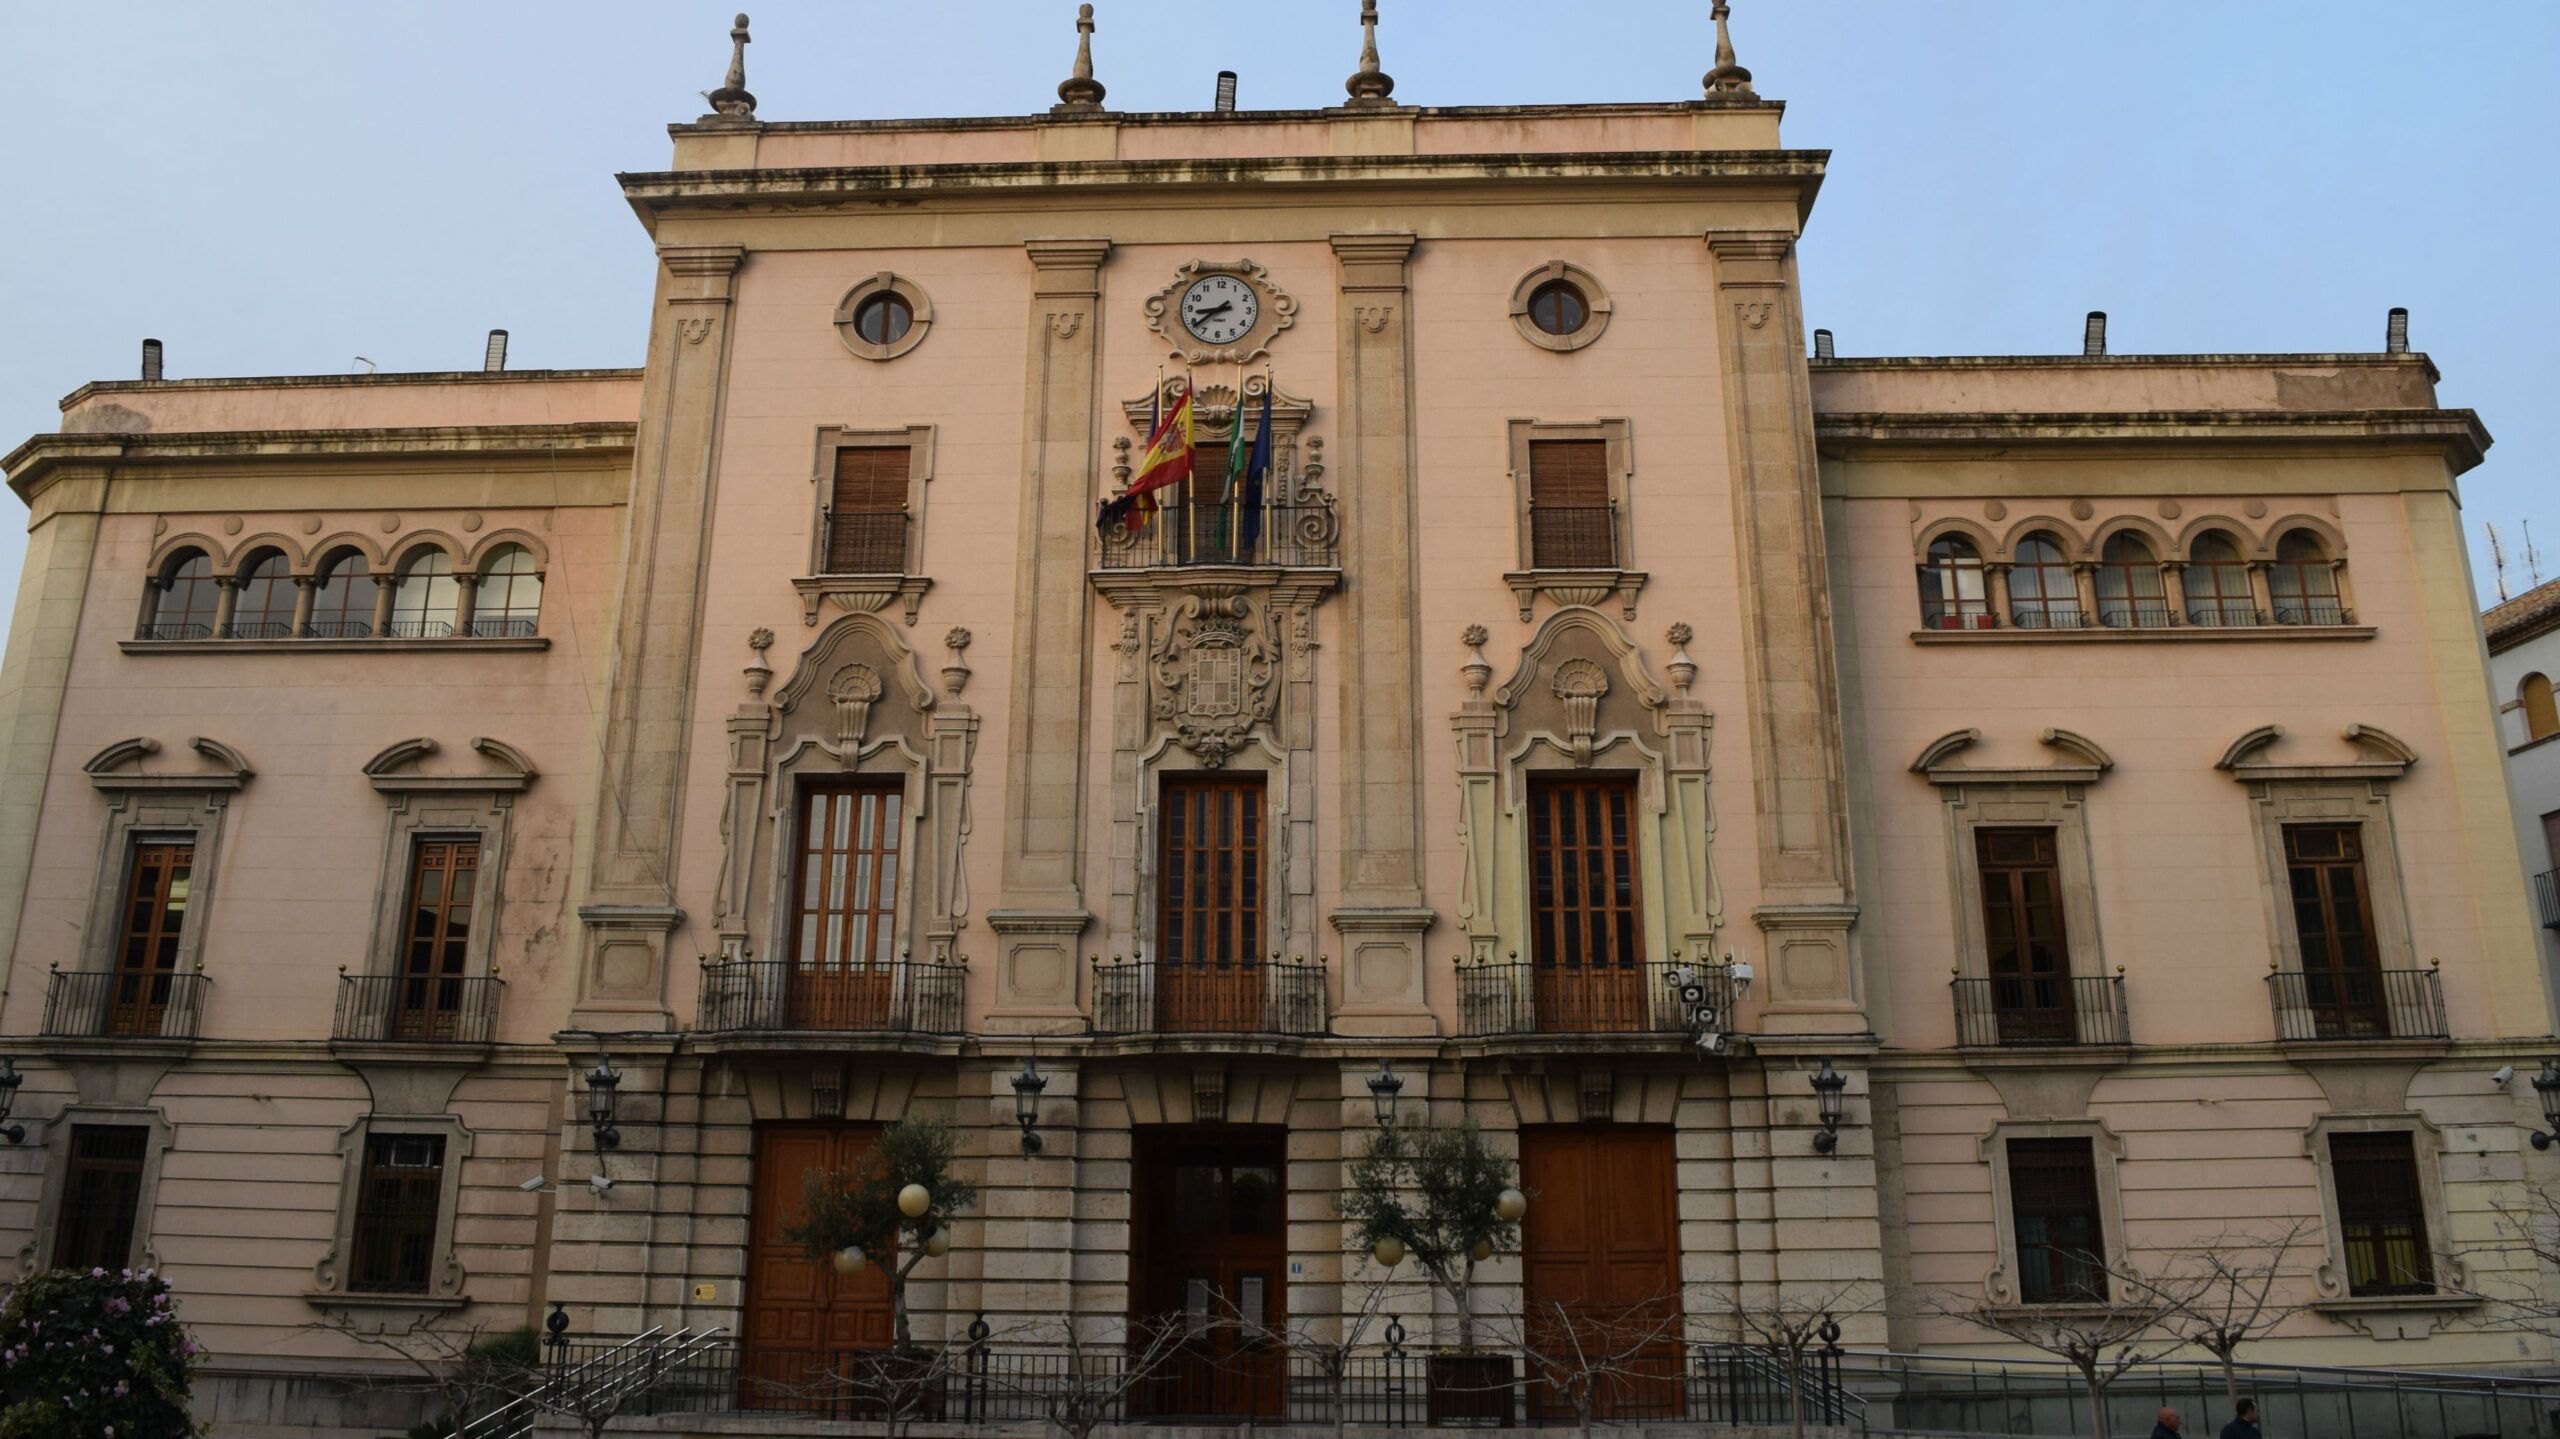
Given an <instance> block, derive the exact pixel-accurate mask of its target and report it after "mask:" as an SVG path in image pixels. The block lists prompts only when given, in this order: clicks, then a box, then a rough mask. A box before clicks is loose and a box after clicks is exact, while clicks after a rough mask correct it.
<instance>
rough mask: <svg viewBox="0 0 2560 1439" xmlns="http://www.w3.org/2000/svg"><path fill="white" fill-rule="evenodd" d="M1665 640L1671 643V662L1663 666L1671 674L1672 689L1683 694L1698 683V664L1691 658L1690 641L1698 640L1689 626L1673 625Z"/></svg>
mask: <svg viewBox="0 0 2560 1439" xmlns="http://www.w3.org/2000/svg"><path fill="white" fill-rule="evenodd" d="M1663 638H1665V639H1667V640H1669V641H1671V651H1672V653H1671V662H1670V663H1669V664H1666V665H1664V666H1663V668H1664V669H1665V670H1668V671H1669V672H1670V674H1671V687H1672V688H1673V689H1676V690H1678V691H1679V692H1680V693H1682V694H1684V695H1685V694H1687V693H1688V692H1689V686H1691V685H1693V684H1696V683H1697V682H1698V662H1697V661H1696V660H1693V659H1691V658H1689V641H1690V640H1692V639H1694V638H1696V636H1695V635H1694V634H1693V633H1692V632H1691V630H1690V629H1689V626H1688V625H1686V624H1685V623H1684V624H1675V625H1673V626H1672V627H1671V628H1670V630H1669V631H1668V632H1666V633H1665V634H1664V636H1663Z"/></svg>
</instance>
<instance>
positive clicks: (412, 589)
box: [389, 545, 462, 640]
mask: <svg viewBox="0 0 2560 1439" xmlns="http://www.w3.org/2000/svg"><path fill="white" fill-rule="evenodd" d="M461 609H462V586H461V584H460V583H459V582H457V581H456V580H455V579H454V577H453V556H451V555H448V554H446V553H445V552H444V551H442V550H440V549H437V548H435V547H434V546H432V545H430V546H428V547H427V548H425V549H421V550H419V551H417V552H416V553H414V554H412V555H410V556H409V558H408V560H407V561H406V562H404V563H403V564H402V565H401V566H400V579H399V582H398V583H397V584H395V585H394V586H393V587H392V591H391V629H390V631H389V633H390V634H391V635H392V636H393V637H394V638H397V639H404V640H421V639H425V640H436V639H443V638H445V637H446V636H448V635H450V634H452V633H453V620H454V616H455V615H457V614H459V613H461Z"/></svg>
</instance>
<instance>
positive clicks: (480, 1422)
mask: <svg viewBox="0 0 2560 1439" xmlns="http://www.w3.org/2000/svg"><path fill="white" fill-rule="evenodd" d="M727 1332H728V1331H727V1330H726V1329H724V1328H722V1327H721V1326H719V1325H713V1326H712V1327H710V1328H708V1329H700V1330H697V1329H694V1328H691V1327H687V1328H683V1329H679V1330H677V1331H676V1332H675V1333H673V1334H667V1333H666V1326H665V1325H657V1326H653V1327H652V1328H650V1329H649V1330H648V1331H647V1332H646V1333H643V1334H639V1335H636V1336H634V1337H633V1338H630V1339H626V1340H624V1341H622V1342H621V1343H619V1344H616V1345H615V1346H613V1347H612V1348H611V1349H608V1350H606V1351H605V1352H603V1353H602V1354H598V1355H595V1356H593V1357H591V1358H588V1359H585V1360H583V1361H581V1362H579V1363H577V1364H575V1365H571V1366H567V1367H563V1368H558V1369H554V1370H552V1371H551V1372H549V1373H547V1374H546V1375H545V1376H544V1377H543V1379H542V1380H541V1381H540V1382H539V1383H537V1384H536V1385H534V1387H533V1388H532V1389H530V1390H528V1391H527V1392H525V1393H523V1394H519V1395H517V1396H516V1397H515V1398H513V1399H510V1400H508V1401H507V1402H506V1403H504V1404H501V1405H499V1406H498V1407H497V1408H495V1409H492V1410H490V1411H489V1412H488V1413H486V1414H483V1415H481V1416H479V1417H478V1418H476V1419H470V1420H467V1421H463V1422H461V1423H460V1424H459V1427H458V1428H457V1429H456V1431H455V1439H528V1436H530V1435H531V1434H532V1433H533V1423H534V1420H535V1419H537V1418H539V1417H540V1416H541V1415H542V1414H543V1413H545V1412H546V1406H552V1407H557V1406H558V1405H559V1403H560V1402H561V1396H562V1395H564V1394H566V1393H568V1392H570V1391H571V1390H573V1389H575V1388H576V1387H578V1386H580V1385H584V1384H593V1383H599V1382H600V1383H601V1384H602V1385H603V1386H605V1387H604V1390H603V1392H602V1393H601V1394H598V1395H596V1396H595V1399H596V1403H597V1404H599V1405H600V1404H602V1403H603V1402H605V1401H607V1400H611V1399H614V1398H618V1397H620V1396H622V1395H624V1394H628V1393H630V1392H632V1391H634V1390H637V1389H641V1388H644V1387H646V1386H648V1385H652V1384H655V1383H657V1382H658V1381H659V1380H660V1379H662V1378H664V1377H665V1376H666V1373H667V1371H668V1370H669V1369H671V1368H673V1367H675V1366H677V1365H681V1364H683V1363H684V1362H685V1361H686V1360H688V1359H692V1358H695V1357H697V1356H699V1355H701V1354H705V1353H708V1352H710V1351H711V1350H713V1349H715V1348H717V1347H719V1345H720V1342H721V1338H720V1336H722V1335H723V1334H725V1333H727ZM660 1335H665V1337H664V1338H660V1337H659V1336H660ZM652 1341H655V1342H654V1343H652Z"/></svg>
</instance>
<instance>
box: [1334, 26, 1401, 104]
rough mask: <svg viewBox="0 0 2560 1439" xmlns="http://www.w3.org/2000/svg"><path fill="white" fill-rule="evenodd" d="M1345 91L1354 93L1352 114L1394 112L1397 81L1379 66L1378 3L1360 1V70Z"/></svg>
mask: <svg viewBox="0 0 2560 1439" xmlns="http://www.w3.org/2000/svg"><path fill="white" fill-rule="evenodd" d="M1343 88H1344V89H1346V90H1349V91H1350V92H1351V99H1350V101H1349V103H1348V104H1346V105H1345V106H1344V108H1346V109H1351V110H1392V109H1394V108H1395V103H1396V102H1395V101H1394V100H1393V99H1392V98H1390V97H1392V96H1393V95H1394V94H1395V92H1396V78H1395V77H1394V76H1393V75H1390V74H1388V73H1387V72H1386V71H1385V70H1383V69H1380V68H1379V65H1378V0H1360V69H1359V71H1358V72H1357V73H1355V74H1354V75H1352V77H1351V78H1350V79H1349V80H1346V81H1344V82H1343Z"/></svg>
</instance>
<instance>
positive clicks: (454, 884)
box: [391, 839, 480, 1040]
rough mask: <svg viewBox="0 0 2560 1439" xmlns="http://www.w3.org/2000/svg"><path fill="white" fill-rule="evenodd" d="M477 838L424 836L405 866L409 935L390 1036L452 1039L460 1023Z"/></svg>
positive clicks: (477, 877) (476, 878)
mask: <svg viewBox="0 0 2560 1439" xmlns="http://www.w3.org/2000/svg"><path fill="white" fill-rule="evenodd" d="M479 880H480V841H478V840H476V839H422V840H420V841H418V847H417V851H416V853H415V854H413V855H412V856H411V858H410V865H409V933H408V935H407V938H406V940H405V941H404V943H403V946H402V951H401V955H400V989H399V993H398V994H397V995H396V996H395V997H394V998H393V1000H392V1012H391V1037H392V1038H393V1039H407V1040H436V1039H453V1038H455V1037H457V1035H458V1033H459V1031H460V1029H461V1027H462V1022H463V1019H462V993H463V990H464V989H465V988H466V986H465V985H464V984H463V982H462V981H463V977H464V973H465V970H466V968H467V966H468V964H469V950H470V941H471V898H472V890H473V888H474V887H475V886H476V885H477V884H478V883H479Z"/></svg>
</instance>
